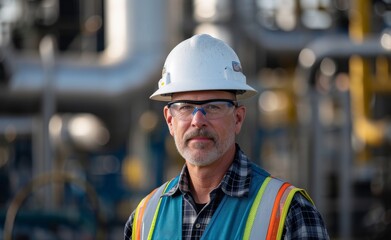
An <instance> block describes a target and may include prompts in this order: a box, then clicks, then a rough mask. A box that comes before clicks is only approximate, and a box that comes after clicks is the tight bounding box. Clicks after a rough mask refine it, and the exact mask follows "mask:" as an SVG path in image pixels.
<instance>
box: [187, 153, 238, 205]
mask: <svg viewBox="0 0 391 240" xmlns="http://www.w3.org/2000/svg"><path fill="white" fill-rule="evenodd" d="M234 156H235V147H233V148H232V149H230V150H229V151H228V152H227V154H225V156H223V158H221V159H219V160H217V161H215V162H214V163H213V164H211V165H208V166H203V167H200V166H195V165H191V164H187V168H188V171H189V175H190V189H191V193H192V195H193V198H194V201H195V202H196V203H207V202H209V201H210V197H209V194H210V192H212V191H213V190H214V189H215V188H216V187H217V186H218V185H219V184H220V182H221V180H222V179H223V177H224V175H225V173H226V172H227V170H228V168H229V167H230V166H231V164H232V161H233V159H234Z"/></svg>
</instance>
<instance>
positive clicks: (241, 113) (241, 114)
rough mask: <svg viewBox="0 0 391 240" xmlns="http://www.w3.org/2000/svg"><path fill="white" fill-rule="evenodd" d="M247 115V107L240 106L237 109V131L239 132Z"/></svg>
mask: <svg viewBox="0 0 391 240" xmlns="http://www.w3.org/2000/svg"><path fill="white" fill-rule="evenodd" d="M245 117H246V107H245V106H239V107H237V108H236V109H235V133H236V134H239V133H240V130H241V129H242V125H243V122H244V119H245Z"/></svg>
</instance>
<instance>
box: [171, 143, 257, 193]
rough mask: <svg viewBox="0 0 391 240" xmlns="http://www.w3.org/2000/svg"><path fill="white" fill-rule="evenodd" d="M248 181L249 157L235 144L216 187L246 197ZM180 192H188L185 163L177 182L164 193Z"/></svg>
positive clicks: (249, 176) (249, 170)
mask: <svg viewBox="0 0 391 240" xmlns="http://www.w3.org/2000/svg"><path fill="white" fill-rule="evenodd" d="M250 181H251V167H250V162H249V159H248V157H247V156H246V155H245V154H244V153H243V151H242V150H241V149H240V147H239V145H237V144H236V152H235V157H234V160H233V162H232V164H231V166H230V167H229V169H228V170H227V172H226V173H225V175H224V177H223V179H222V181H221V183H220V184H219V186H218V187H217V188H220V189H221V190H222V191H223V192H224V193H225V194H226V195H228V196H231V197H247V196H248V193H249V190H250ZM180 193H181V194H186V193H190V188H189V172H188V169H187V166H186V164H185V165H184V166H183V168H182V171H181V173H180V175H179V181H178V184H176V185H175V186H174V187H173V188H172V189H171V190H170V191H168V192H167V193H166V194H164V195H166V196H173V195H176V194H180Z"/></svg>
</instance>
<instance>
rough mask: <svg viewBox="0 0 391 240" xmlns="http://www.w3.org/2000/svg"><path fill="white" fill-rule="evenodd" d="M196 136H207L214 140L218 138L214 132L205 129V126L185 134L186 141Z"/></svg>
mask: <svg viewBox="0 0 391 240" xmlns="http://www.w3.org/2000/svg"><path fill="white" fill-rule="evenodd" d="M194 137H206V138H210V139H212V140H213V141H215V139H216V136H215V135H214V134H213V133H211V132H209V131H207V130H205V129H204V128H201V129H197V130H194V131H191V132H188V133H186V134H185V136H184V138H185V141H186V142H187V141H189V140H190V139H192V138H194Z"/></svg>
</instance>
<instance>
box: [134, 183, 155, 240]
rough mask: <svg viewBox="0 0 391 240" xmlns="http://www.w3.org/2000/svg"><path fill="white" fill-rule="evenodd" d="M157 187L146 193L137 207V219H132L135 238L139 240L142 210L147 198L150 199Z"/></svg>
mask: <svg viewBox="0 0 391 240" xmlns="http://www.w3.org/2000/svg"><path fill="white" fill-rule="evenodd" d="M156 190H157V188H156V189H154V190H153V191H152V192H151V193H150V194H148V195H147V196H146V197H145V198H144V199H143V200H142V201H141V203H140V205H139V207H138V215H137V219H134V221H136V224H137V225H136V232H135V234H136V240H140V239H141V237H140V235H141V230H142V220H143V216H144V211H145V208H146V206H147V203H148V201H149V199H151V197H152V195H153V194H154V193H155V192H156Z"/></svg>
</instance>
